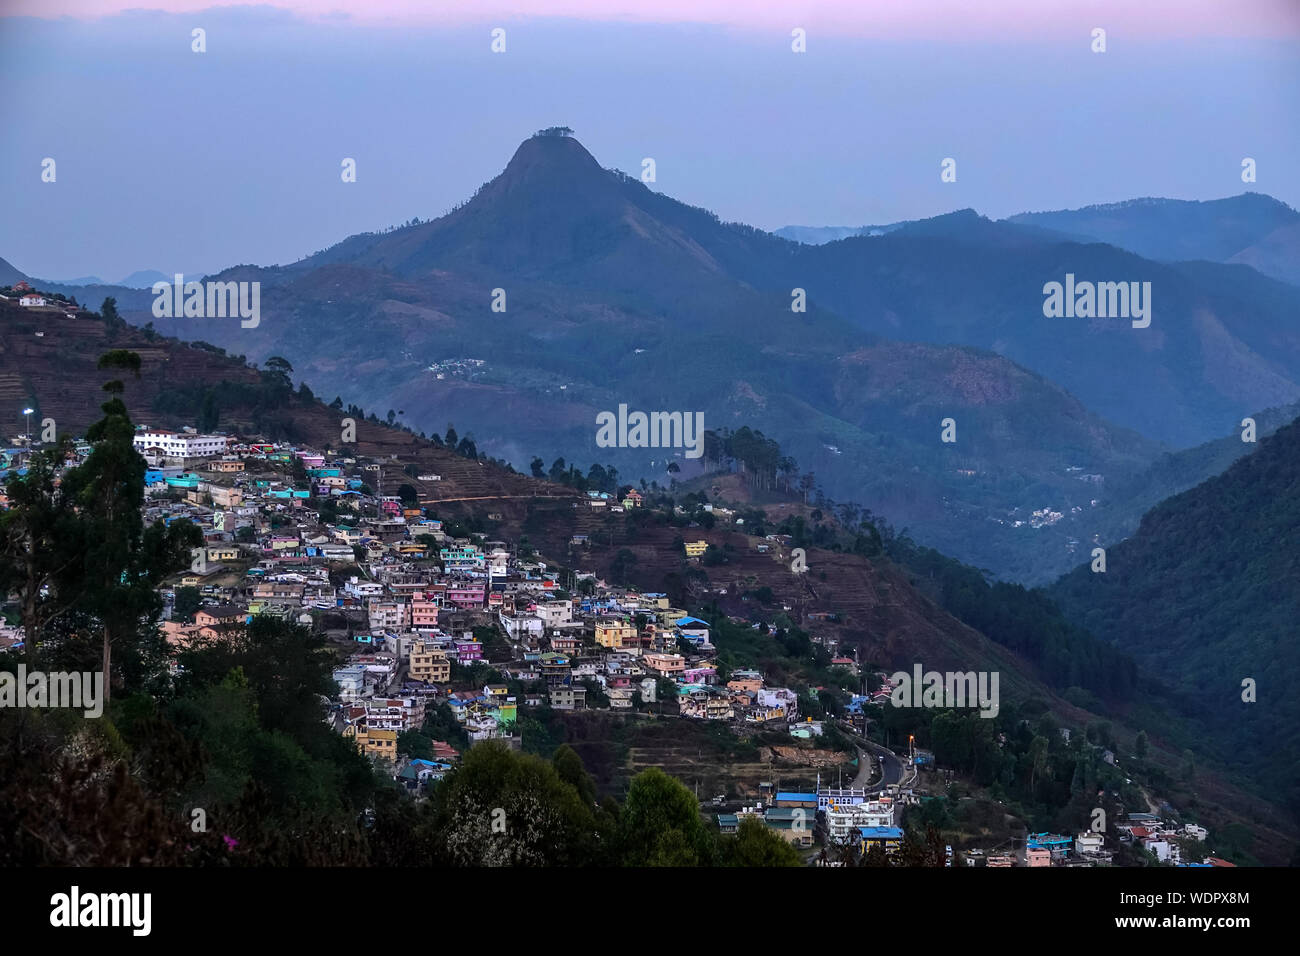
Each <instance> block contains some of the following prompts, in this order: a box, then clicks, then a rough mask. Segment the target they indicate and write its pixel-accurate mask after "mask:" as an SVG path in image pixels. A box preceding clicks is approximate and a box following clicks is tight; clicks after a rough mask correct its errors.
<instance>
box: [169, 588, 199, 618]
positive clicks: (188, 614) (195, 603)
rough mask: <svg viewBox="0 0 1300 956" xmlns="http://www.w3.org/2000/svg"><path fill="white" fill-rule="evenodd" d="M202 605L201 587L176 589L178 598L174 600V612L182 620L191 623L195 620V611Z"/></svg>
mask: <svg viewBox="0 0 1300 956" xmlns="http://www.w3.org/2000/svg"><path fill="white" fill-rule="evenodd" d="M200 605H201V602H200V596H199V589H198V588H195V587H183V588H177V589H176V598H175V600H174V601H173V602H172V614H173V615H174V616H175V617H178V618H180V619H181V620H182V621H185V622H186V623H189V622H191V621H193V620H194V612H195V611H197V610H198V609H199V607H200Z"/></svg>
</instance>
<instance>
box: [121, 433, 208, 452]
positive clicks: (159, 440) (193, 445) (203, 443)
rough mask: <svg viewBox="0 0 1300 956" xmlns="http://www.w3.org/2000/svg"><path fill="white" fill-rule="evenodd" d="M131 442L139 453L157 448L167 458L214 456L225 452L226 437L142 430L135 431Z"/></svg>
mask: <svg viewBox="0 0 1300 956" xmlns="http://www.w3.org/2000/svg"><path fill="white" fill-rule="evenodd" d="M132 443H133V444H134V445H135V450H136V451H138V452H140V453H141V454H146V453H148V452H150V451H151V450H153V449H158V450H160V451H161V452H162V454H163V455H165V456H166V457H168V458H215V457H216V456H218V455H224V454H225V452H226V443H227V439H226V437H225V436H224V435H191V434H189V433H188V432H168V431H142V432H137V433H136V435H135V438H134V440H133V442H132Z"/></svg>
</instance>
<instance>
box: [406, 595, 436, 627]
mask: <svg viewBox="0 0 1300 956" xmlns="http://www.w3.org/2000/svg"><path fill="white" fill-rule="evenodd" d="M411 626H412V627H415V628H420V627H437V626H438V605H437V604H436V603H434V602H433V601H431V600H428V599H416V600H414V601H412V602H411Z"/></svg>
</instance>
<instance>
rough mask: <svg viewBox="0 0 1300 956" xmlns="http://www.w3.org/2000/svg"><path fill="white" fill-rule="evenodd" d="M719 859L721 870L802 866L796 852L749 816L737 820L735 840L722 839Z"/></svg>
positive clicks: (761, 822)
mask: <svg viewBox="0 0 1300 956" xmlns="http://www.w3.org/2000/svg"><path fill="white" fill-rule="evenodd" d="M718 856H719V857H720V860H719V862H720V863H721V865H723V866H800V865H802V861H801V860H800V859H799V852H798V851H797V850H796V849H795V848H794V847H793V846H791V845H790V844H789V843H788V842H786V840H785V838H784V837H782V836H781V835H780V834H778V833H776V832H775V831H773V830H770V829H769V828H768V827H767V825H766V824H765V823H763V821H761V820H760V819H759V818H758V817H757V816H756V815H755V814H752V813H747V814H745V815H744V816H742V817H741V818H740V826H739V827H738V828H737V829H736V835H735V836H725V837H723V838H722V840H721V843H720V846H719V848H718Z"/></svg>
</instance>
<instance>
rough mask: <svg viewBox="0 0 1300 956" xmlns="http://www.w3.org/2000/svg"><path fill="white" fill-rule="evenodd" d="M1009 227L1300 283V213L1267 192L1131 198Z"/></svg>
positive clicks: (1034, 216) (1035, 216)
mask: <svg viewBox="0 0 1300 956" xmlns="http://www.w3.org/2000/svg"><path fill="white" fill-rule="evenodd" d="M1007 221H1008V222H1017V223H1024V224H1029V225H1035V226H1042V227H1045V228H1048V229H1054V230H1057V231H1059V232H1063V233H1067V234H1069V235H1072V236H1074V237H1077V238H1078V239H1080V240H1085V241H1086V240H1092V241H1096V242H1105V243H1109V244H1110V245H1112V246H1118V247H1119V248H1121V249H1127V250H1129V251H1130V252H1136V253H1137V254H1138V255H1140V256H1144V257H1145V258H1148V259H1160V260H1164V261H1181V260H1191V259H1208V260H1210V261H1211V262H1240V263H1242V264H1245V265H1249V266H1253V267H1254V268H1256V269H1258V270H1259V271H1260V272H1263V273H1264V274H1265V275H1269V276H1272V277H1273V278H1275V279H1282V280H1283V281H1287V282H1296V281H1297V279H1298V278H1300V255H1297V253H1300V212H1296V210H1294V209H1292V208H1291V207H1290V206H1288V205H1287V204H1286V203H1283V202H1279V201H1278V200H1276V199H1273V198H1272V197H1271V196H1265V195H1264V194H1262V193H1249V192H1248V193H1242V194H1241V195H1240V196H1231V197H1229V198H1227V199H1213V200H1209V201H1205V202H1194V201H1189V200H1181V199H1132V200H1129V201H1128V202H1119V203H1110V204H1107V205H1103V206H1087V207H1085V208H1083V209H1062V210H1058V211H1056V212H1030V213H1021V214H1020V215H1018V216H1011V217H1010V218H1009V219H1008V220H1007Z"/></svg>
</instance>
